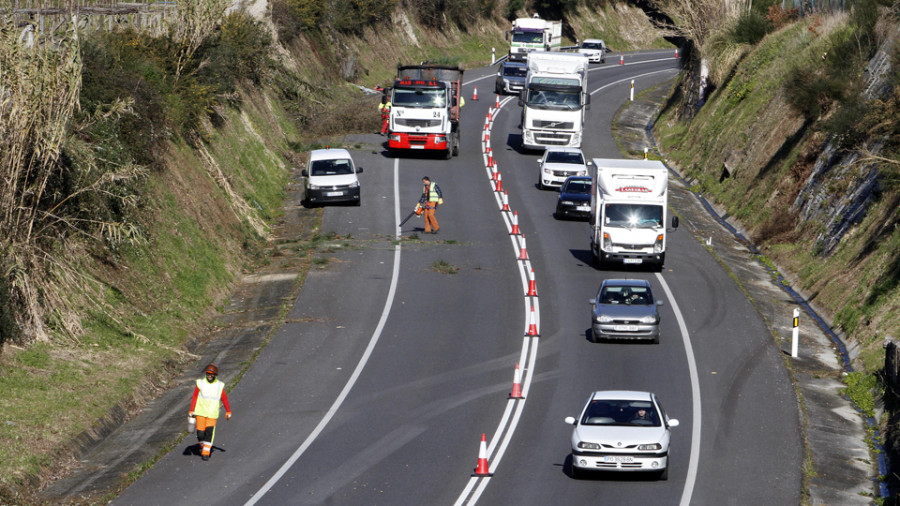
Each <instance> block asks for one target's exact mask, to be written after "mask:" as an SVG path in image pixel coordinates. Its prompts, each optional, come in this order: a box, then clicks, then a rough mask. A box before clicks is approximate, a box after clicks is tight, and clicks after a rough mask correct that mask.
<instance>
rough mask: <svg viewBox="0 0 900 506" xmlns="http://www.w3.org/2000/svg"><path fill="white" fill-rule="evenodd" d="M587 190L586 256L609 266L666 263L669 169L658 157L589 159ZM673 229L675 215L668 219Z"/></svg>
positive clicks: (658, 265)
mask: <svg viewBox="0 0 900 506" xmlns="http://www.w3.org/2000/svg"><path fill="white" fill-rule="evenodd" d="M593 161H594V170H595V174H594V177H593V181H592V188H591V216H590V224H591V254H592V256H593V258H594V263H595V264H596V265H597V266H598V267H600V268H603V267H605V266H607V265H611V264H624V265H629V264H651V265H652V266H653V267H655V268H656V269H657V270H662V267H663V264H664V263H665V261H666V217H667V216H668V207H667V199H668V181H669V171H668V169H666V166H665V165H663V163H662V162H660V161H658V160H619V159H612V158H594V160H593ZM672 228H673V229H674V228H678V217H677V216H673V217H672Z"/></svg>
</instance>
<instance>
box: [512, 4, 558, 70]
mask: <svg viewBox="0 0 900 506" xmlns="http://www.w3.org/2000/svg"><path fill="white" fill-rule="evenodd" d="M506 38H507V40H509V58H508V59H509V61H525V57H526V56H527V55H528V53H529V52H531V51H559V48H560V46H561V45H562V21H547V20H546V19H541V18H539V17H538V16H537V15H536V14H535V16H534V17H532V18H518V19H516V20H515V21H513V24H512V29H511V30H509V31H508V32H506Z"/></svg>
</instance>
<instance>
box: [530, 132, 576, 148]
mask: <svg viewBox="0 0 900 506" xmlns="http://www.w3.org/2000/svg"><path fill="white" fill-rule="evenodd" d="M571 139H572V135H570V134H563V133H560V134H555V133H548V132H535V134H534V140H535V142H537V143H538V144H541V145H542V146H568V145H569V142H571Z"/></svg>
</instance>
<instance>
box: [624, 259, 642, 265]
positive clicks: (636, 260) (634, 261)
mask: <svg viewBox="0 0 900 506" xmlns="http://www.w3.org/2000/svg"><path fill="white" fill-rule="evenodd" d="M622 263H623V264H642V263H644V260H643V259H642V258H625V259H623V260H622Z"/></svg>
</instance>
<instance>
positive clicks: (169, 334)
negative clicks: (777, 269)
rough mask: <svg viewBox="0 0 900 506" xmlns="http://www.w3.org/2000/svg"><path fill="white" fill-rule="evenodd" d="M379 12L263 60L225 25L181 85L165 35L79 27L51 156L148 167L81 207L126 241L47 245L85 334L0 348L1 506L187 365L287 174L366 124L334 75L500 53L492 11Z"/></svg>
mask: <svg viewBox="0 0 900 506" xmlns="http://www.w3.org/2000/svg"><path fill="white" fill-rule="evenodd" d="M523 15H524V13H523ZM579 15H583V16H585V19H587V21H581V20H579V19H574V20H573V24H574V25H575V26H585V27H586V28H585V30H584V31H583V32H582V31H581V30H578V29H576V30H575V32H576V34H578V36H579V37H580V38H587V37H595V36H596V37H600V38H605V39H606V40H607V41H610V43H611V44H613V47H615V48H616V49H619V50H630V49H637V48H640V47H643V44H642V42H643V41H634V40H632V39H630V38H629V37H630V34H633V33H634V32H635V30H634V27H635V26H638V25H640V24H641V20H643V23H644V25H643V26H644V29H648V28H647V27H649V23H647V21H646V19H645V18H644V17H643V13H641V12H640V11H638V10H637V9H633V8H624V7H621V6H619V7H616V8H615V9H612V8H610V7H604V8H603V12H602V15H601V14H600V13H598V14H597V17H596V18H592V17H589V16H591V13H590V12H589V11H587V10H580V11H579ZM393 16H394V19H397V20H399V21H400V23H399V25H400V26H401V29H398V30H393V29H392V28H391V27H390V26H385V27H382V28H378V27H375V26H374V25H368V26H364V27H361V28H360V29H359V30H358V31H356V32H355V33H353V34H349V35H347V34H342V33H340V32H336V31H328V30H322V31H310V32H309V33H306V34H305V35H304V36H300V37H294V38H292V40H290V41H289V42H288V43H287V44H286V46H285V47H286V48H287V51H282V52H280V53H278V54H277V56H278V58H280V61H278V62H276V61H275V59H274V58H275V56H276V53H275V52H272V53H269V52H268V51H269V48H270V46H269V42H268V41H267V33H268V32H267V31H266V30H264V29H261V27H259V26H256V25H254V23H252V21H251V20H249V19H248V18H246V17H243V16H240V15H232V16H229V17H227V18H226V22H225V23H223V25H222V26H220V27H219V28H217V29H216V30H214V31H213V32H212V33H211V34H209V36H208V37H207V39H206V40H204V42H203V43H202V44H200V45H199V46H198V47H195V48H194V49H195V50H196V51H197V52H196V53H195V55H194V57H193V58H188V60H187V65H186V67H183V68H182V71H181V74H180V77H178V78H175V77H174V72H175V68H176V67H177V65H176V63H177V60H178V58H179V57H181V56H184V55H183V54H182V53H179V52H178V50H177V48H178V47H180V46H179V45H178V44H177V43H176V41H173V40H172V39H171V38H170V37H169V36H159V37H151V36H149V35H146V34H139V33H134V32H119V33H114V34H96V33H95V34H81V36H80V40H81V43H82V52H83V60H84V87H83V91H82V94H81V97H80V110H79V112H78V114H76V115H75V117H73V118H72V121H71V123H70V129H71V130H70V132H69V136H68V141H67V144H66V145H65V146H64V148H63V151H64V152H65V154H66V157H64V160H65V161H66V163H71V166H72V167H70V168H74V169H79V170H81V171H83V172H84V173H91V171H92V170H93V171H100V172H109V173H110V174H114V173H115V171H116V170H117V168H118V167H121V166H126V165H129V164H131V165H139V166H141V167H143V168H144V169H145V172H144V173H143V176H142V177H141V178H140V179H139V180H137V181H131V182H129V184H128V185H124V186H119V187H116V188H115V190H116V191H118V192H120V193H121V194H122V195H124V196H125V197H126V198H127V200H128V202H131V203H132V205H131V207H129V208H127V209H122V208H118V207H115V206H114V205H112V204H109V203H105V204H104V203H103V202H102V201H101V202H100V204H103V205H104V206H105V207H103V208H102V209H100V208H99V207H95V208H91V207H90V205H94V206H99V205H100V204H98V203H97V202H94V201H91V202H86V203H85V202H81V204H84V206H85V207H86V208H87V209H89V212H92V213H94V212H97V209H100V211H102V212H103V213H104V216H108V217H109V220H110V222H112V221H115V220H119V221H120V222H123V223H127V224H128V225H129V226H130V227H131V228H130V230H132V231H133V235H131V236H129V237H128V238H122V237H118V238H116V239H117V240H110V239H109V238H105V237H104V236H103V234H102V230H97V229H93V228H90V227H86V228H84V230H83V235H82V236H76V237H74V238H73V239H71V240H67V241H65V242H60V243H59V244H57V245H54V246H53V247H55V248H57V255H62V256H63V257H65V258H66V260H67V263H66V265H67V266H68V268H69V269H70V270H71V271H73V272H76V273H77V275H76V276H75V278H77V279H76V281H75V282H73V283H72V284H71V285H70V286H72V287H74V289H73V290H71V292H70V293H68V294H66V295H67V297H68V298H69V299H70V300H71V301H72V304H73V307H74V310H73V311H72V312H71V314H74V315H75V316H76V317H77V318H78V320H79V325H78V326H79V327H80V328H82V329H83V332H81V333H80V334H76V335H73V334H70V333H66V332H63V331H62V329H61V327H60V326H58V325H54V322H53V319H54V318H58V317H59V314H50V315H48V317H47V318H48V327H49V329H50V332H51V339H49V340H48V341H46V342H41V343H35V342H33V341H30V340H29V339H28V338H27V336H24V337H22V338H20V339H15V340H7V341H6V343H5V345H4V348H3V353H2V355H0V409H2V411H3V418H2V419H0V502H2V503H22V502H26V503H27V502H31V500H33V499H34V495H33V494H34V492H35V490H36V489H37V488H38V487H40V485H42V484H43V483H44V482H45V481H47V480H50V479H53V477H55V476H57V475H59V474H64V473H65V468H66V466H67V465H68V463H69V462H70V461H71V459H72V458H73V457H74V456H76V455H77V451H78V448H76V447H74V446H73V441H75V440H76V439H77V438H78V437H79V435H83V434H87V435H89V436H91V437H100V436H102V435H103V434H102V432H103V430H104V429H103V427H109V426H111V425H115V424H117V423H121V422H122V421H124V419H127V418H128V417H129V416H130V415H129V414H130V413H134V412H136V411H137V410H138V409H140V407H141V406H142V405H143V404H144V403H145V402H146V401H147V400H149V399H150V398H151V397H153V396H154V395H155V394H156V393H157V392H159V391H160V390H161V389H164V388H165V387H166V383H167V381H168V380H170V379H171V378H172V377H173V376H174V375H175V374H177V372H179V371H180V370H181V369H183V368H184V367H185V366H186V365H188V364H191V363H192V362H193V361H194V360H195V359H196V357H194V356H193V355H191V353H190V352H189V351H188V350H187V349H186V348H185V344H186V343H187V342H189V341H192V340H201V341H202V339H203V338H204V337H205V334H206V332H207V330H208V329H207V324H208V322H211V321H212V318H213V317H214V316H216V314H217V313H219V312H221V311H222V310H223V307H224V301H225V300H226V298H227V296H228V294H229V291H230V289H231V288H232V287H233V286H234V284H235V283H236V282H238V281H239V280H240V277H241V275H242V274H243V273H244V272H246V271H249V270H252V269H253V268H254V266H256V265H259V264H260V262H265V261H266V258H265V255H266V254H267V250H268V248H269V246H274V247H275V248H276V249H277V248H278V245H269V244H268V243H267V235H268V229H269V227H270V226H271V225H272V224H273V223H274V222H276V221H277V220H278V219H279V217H280V216H281V210H280V208H281V204H282V200H283V198H284V194H285V193H284V189H285V187H286V184H287V183H288V178H289V176H290V174H289V168H290V167H292V166H293V167H297V166H299V164H300V162H301V161H302V152H303V151H305V150H307V149H309V147H311V146H315V145H316V142H317V139H319V138H321V137H322V136H328V135H338V134H342V133H348V132H354V131H355V132H360V131H362V132H373V131H375V130H377V129H378V128H379V127H380V122H379V121H380V120H379V118H378V115H377V113H376V110H375V107H374V105H375V103H376V101H377V100H378V97H377V96H374V97H373V96H366V95H364V94H363V93H362V92H361V91H360V90H359V89H358V88H356V87H355V86H352V85H350V84H349V83H358V84H362V85H365V86H369V87H374V86H375V85H386V84H389V83H390V82H391V80H392V78H393V76H394V72H395V68H396V64H397V63H398V62H401V63H410V62H418V61H422V60H431V61H439V62H445V63H460V64H461V65H463V66H464V67H467V68H472V67H475V66H479V65H483V64H486V63H488V62H489V61H490V57H491V53H490V48H492V47H496V48H497V56H498V57H499V56H502V55H503V54H504V53H505V52H506V47H507V46H506V44H507V43H506V41H505V39H504V36H503V30H505V29H507V28H508V22H507V21H505V20H503V19H500V18H497V17H490V18H483V17H482V18H477V19H476V20H474V21H473V22H472V23H469V24H467V25H466V27H465V29H461V28H460V27H458V26H455V25H451V26H442V27H440V28H428V27H426V26H424V25H422V24H421V23H419V22H417V20H416V19H415V18H413V17H410V16H408V15H407V13H406V11H404V10H402V9H397V10H396V11H395V12H394V13H393ZM601 21H602V22H601ZM655 40H656V43H660V39H655ZM12 43H13V42H11V44H12ZM10 47H13V46H12V45H11V46H10ZM269 56H271V57H272V59H270V58H269ZM182 63H184V62H183V61H182ZM98 153H99V154H98ZM64 210H66V209H65V208H63V209H61V211H64ZM309 212H311V213H320V212H321V211H309ZM327 235H328V234H327V232H325V233H324V235H319V236H317V237H314V238H313V239H312V240H311V242H310V245H309V246H308V247H309V248H314V247H315V242H316V241H317V240H318V241H321V237H323V236H327ZM126 239H128V240H126ZM297 247H298V248H299V249H300V250H304V249H305V248H307V247H306V246H304V245H299V246H297ZM316 261H317V260H315V259H309V261H308V262H301V263H300V264H298V265H297V269H298V270H301V271H302V270H303V269H305V268H309V266H310V265H311V264H313V263H315V262H316ZM2 288H6V287H2ZM3 292H4V296H5V290H3ZM2 302H4V303H8V302H10V301H9V300H7V299H5V298H4V299H2ZM125 471H127V470H123V472H125Z"/></svg>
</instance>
